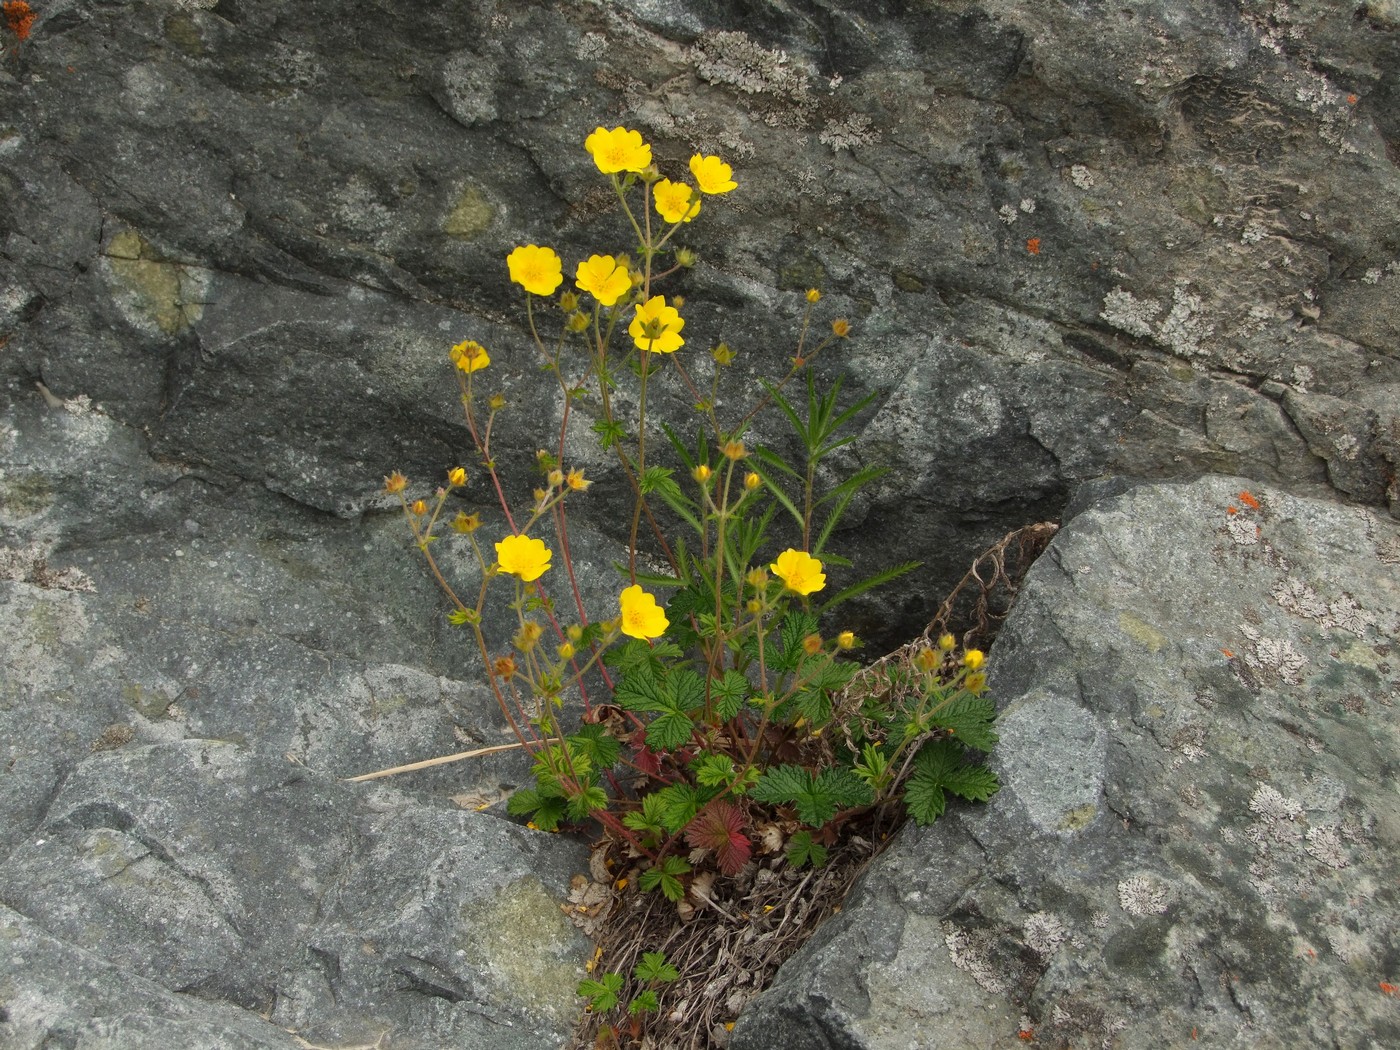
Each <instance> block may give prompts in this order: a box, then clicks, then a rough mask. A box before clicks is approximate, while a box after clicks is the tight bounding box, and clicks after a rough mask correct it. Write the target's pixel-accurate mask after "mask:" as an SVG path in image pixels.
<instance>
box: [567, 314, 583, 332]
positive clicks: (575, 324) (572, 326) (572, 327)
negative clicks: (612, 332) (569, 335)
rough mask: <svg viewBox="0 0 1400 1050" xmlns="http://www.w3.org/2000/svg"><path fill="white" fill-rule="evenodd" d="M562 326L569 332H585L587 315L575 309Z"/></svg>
mask: <svg viewBox="0 0 1400 1050" xmlns="http://www.w3.org/2000/svg"><path fill="white" fill-rule="evenodd" d="M564 327H566V328H567V329H568V330H569V331H571V332H586V331H587V330H588V315H587V314H585V313H580V312H578V311H575V312H573V313H571V314H570V315H569V319H568V320H567V321H565V322H564Z"/></svg>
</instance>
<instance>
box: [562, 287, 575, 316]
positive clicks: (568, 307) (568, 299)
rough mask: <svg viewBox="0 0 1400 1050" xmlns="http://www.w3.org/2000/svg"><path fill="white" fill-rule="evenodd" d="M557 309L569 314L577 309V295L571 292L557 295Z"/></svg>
mask: <svg viewBox="0 0 1400 1050" xmlns="http://www.w3.org/2000/svg"><path fill="white" fill-rule="evenodd" d="M559 309H561V310H563V311H564V312H565V313H566V314H571V313H573V312H574V311H575V310H577V309H578V296H577V295H576V294H574V293H573V292H565V293H564V294H563V295H561V296H560V297H559Z"/></svg>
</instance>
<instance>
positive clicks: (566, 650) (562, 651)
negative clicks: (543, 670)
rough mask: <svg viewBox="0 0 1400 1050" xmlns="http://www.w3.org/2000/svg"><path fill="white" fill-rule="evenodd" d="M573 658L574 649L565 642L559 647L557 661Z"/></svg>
mask: <svg viewBox="0 0 1400 1050" xmlns="http://www.w3.org/2000/svg"><path fill="white" fill-rule="evenodd" d="M573 658H574V647H573V646H572V645H571V644H570V643H568V642H565V643H564V644H563V645H561V646H560V647H559V659H561V660H572V659H573Z"/></svg>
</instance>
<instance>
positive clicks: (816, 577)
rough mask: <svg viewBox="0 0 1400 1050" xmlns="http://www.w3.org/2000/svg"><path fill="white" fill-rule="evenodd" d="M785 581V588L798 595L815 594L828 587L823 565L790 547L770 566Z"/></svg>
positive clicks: (803, 552)
mask: <svg viewBox="0 0 1400 1050" xmlns="http://www.w3.org/2000/svg"><path fill="white" fill-rule="evenodd" d="M769 568H771V569H772V570H773V572H775V573H776V574H777V576H778V579H780V580H782V581H783V586H784V587H786V588H787V589H788V590H790V591H792V592H794V593H796V594H803V595H806V594H815V593H816V592H817V591H819V590H821V589H822V588H823V587H825V586H826V573H824V572H822V563H821V562H820V561H819V560H818V559H816V558H814V557H812V556H811V555H810V554H808V553H807V552H806V551H799V550H794V549H793V548H791V547H789V548H788V549H787V550H785V551H783V553H782V554H779V555H778V560H777V561H775V562H774V563H773V564H772V565H771V566H769Z"/></svg>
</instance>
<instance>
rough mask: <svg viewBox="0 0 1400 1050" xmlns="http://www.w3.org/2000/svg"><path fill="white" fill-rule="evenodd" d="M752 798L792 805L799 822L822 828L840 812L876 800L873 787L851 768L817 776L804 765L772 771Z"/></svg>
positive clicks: (781, 767) (760, 779) (762, 778)
mask: <svg viewBox="0 0 1400 1050" xmlns="http://www.w3.org/2000/svg"><path fill="white" fill-rule="evenodd" d="M752 797H753V798H754V799H756V800H757V801H759V802H769V803H775V804H782V803H791V804H792V805H793V807H794V808H795V809H796V810H797V819H798V820H800V821H802V823H804V824H808V825H810V826H812V827H814V828H819V827H821V826H822V825H823V824H825V823H826V822H827V821H828V820H830V819H831V818H832V817H834V816H835V815H836V813H837V811H838V810H842V809H850V808H852V807H854V806H868V805H870V804H871V803H872V802H873V801H874V800H875V795H874V792H872V791H871V790H870V785H869V784H867V783H865V782H864V781H863V780H861V779H860V777H858V776H856V775H855V774H854V773H852V772H851V771H850V770H849V769H844V768H837V769H826V770H823V771H822V773H821V775H820V776H817V777H813V776H812V774H811V773H809V772H808V771H807V770H805V769H803V768H801V767H800V766H789V765H783V766H778V767H777V768H775V769H770V770H768V771H767V772H766V773H764V774H763V776H762V777H760V778H759V781H758V783H757V784H755V785H754V789H753V792H752Z"/></svg>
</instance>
